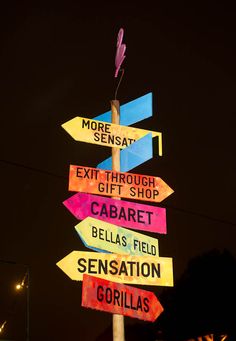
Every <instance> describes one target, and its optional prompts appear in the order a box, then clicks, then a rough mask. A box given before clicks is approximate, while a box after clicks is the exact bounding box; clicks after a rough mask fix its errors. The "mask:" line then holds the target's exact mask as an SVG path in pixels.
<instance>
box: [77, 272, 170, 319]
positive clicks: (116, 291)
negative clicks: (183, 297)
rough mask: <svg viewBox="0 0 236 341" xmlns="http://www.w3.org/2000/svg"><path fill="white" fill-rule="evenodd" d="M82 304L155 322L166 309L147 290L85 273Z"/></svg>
mask: <svg viewBox="0 0 236 341" xmlns="http://www.w3.org/2000/svg"><path fill="white" fill-rule="evenodd" d="M82 306H83V307H86V308H92V309H97V310H102V311H106V312H109V313H113V314H114V313H116V314H119V315H125V316H130V317H133V318H138V319H141V320H145V321H150V322H154V321H155V320H156V319H157V317H158V316H159V315H160V314H161V313H162V311H163V310H164V309H163V307H162V305H161V303H160V302H159V301H158V299H157V297H156V296H155V295H154V294H153V293H152V292H151V291H147V290H142V289H137V288H134V287H131V286H128V285H124V284H118V283H115V282H111V281H107V280H104V279H101V278H97V277H92V276H89V275H83V286H82Z"/></svg>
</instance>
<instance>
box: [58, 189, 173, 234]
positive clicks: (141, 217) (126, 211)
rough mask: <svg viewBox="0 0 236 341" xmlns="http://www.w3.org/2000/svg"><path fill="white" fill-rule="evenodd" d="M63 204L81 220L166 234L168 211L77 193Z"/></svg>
mask: <svg viewBox="0 0 236 341" xmlns="http://www.w3.org/2000/svg"><path fill="white" fill-rule="evenodd" d="M63 204H64V205H65V206H66V208H68V210H69V211H70V212H71V213H72V214H73V215H74V216H75V217H76V218H77V219H79V220H83V219H85V218H87V217H92V218H96V219H100V220H104V221H107V222H109V223H112V224H115V225H119V226H125V227H129V228H131V229H136V230H143V231H150V232H157V233H162V234H166V209H165V208H161V207H156V206H150V205H144V204H137V203H134V202H129V201H123V200H116V199H111V198H105V197H102V196H99V195H92V194H87V193H81V192H79V193H76V194H75V195H73V196H72V197H70V198H69V199H67V200H65V201H64V202H63Z"/></svg>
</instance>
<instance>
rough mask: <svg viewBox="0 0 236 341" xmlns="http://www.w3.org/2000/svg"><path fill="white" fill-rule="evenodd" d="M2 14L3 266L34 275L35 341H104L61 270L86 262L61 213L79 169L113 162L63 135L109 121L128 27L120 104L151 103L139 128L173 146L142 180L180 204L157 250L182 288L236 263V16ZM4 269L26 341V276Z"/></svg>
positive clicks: (213, 11) (132, 11)
mask: <svg viewBox="0 0 236 341" xmlns="http://www.w3.org/2000/svg"><path fill="white" fill-rule="evenodd" d="M0 12H1V20H0V25H1V30H0V35H1V36H0V41H1V54H0V55H1V77H0V79H1V80H0V84H1V88H0V90H1V101H0V112H1V135H0V136H1V156H0V159H1V162H0V167H1V168H0V170H1V238H0V259H5V260H12V261H15V262H17V263H23V264H29V265H30V269H31V282H30V334H31V340H33V341H39V340H42V339H43V340H45V341H52V340H60V341H62V340H84V341H93V340H96V338H97V337H98V336H99V335H100V334H102V333H103V332H104V330H105V329H106V328H107V327H108V326H109V325H110V323H111V318H112V317H111V315H110V314H108V313H102V312H96V311H93V310H89V309H84V308H82V307H81V306H80V305H81V283H77V282H73V281H72V280H70V279H69V278H68V277H67V276H66V275H65V274H64V273H63V272H62V271H61V270H60V269H59V268H57V266H56V265H55V264H56V262H57V261H59V260H60V259H62V258H63V257H64V256H65V255H67V254H69V253H70V252H71V251H73V250H85V247H84V246H83V244H82V242H81V240H80V239H79V238H78V236H77V234H76V232H75V230H74V225H75V224H76V223H77V221H76V219H75V218H74V217H73V216H72V215H71V214H70V213H69V212H68V211H67V210H66V209H65V208H64V206H63V205H62V201H64V200H65V199H67V198H68V197H69V196H70V195H72V193H69V192H68V190H67V185H68V177H67V175H68V167H69V164H76V165H84V166H89V167H96V165H97V164H98V163H99V162H101V161H102V160H103V159H104V158H106V157H108V156H109V155H110V152H111V150H110V149H109V148H105V147H101V146H96V145H89V144H85V143H79V142H78V143H76V142H75V141H73V140H72V138H70V136H69V135H68V134H66V133H65V131H64V130H63V129H62V128H61V126H60V125H61V124H62V123H64V122H66V121H67V120H69V119H71V118H73V117H74V116H77V115H78V116H83V117H88V118H93V117H95V116H97V115H98V114H101V113H103V112H105V111H107V110H109V107H110V102H109V101H110V100H111V99H113V97H114V91H115V86H116V82H115V80H114V77H113V75H114V57H115V45H116V37H117V33H118V31H119V28H120V27H123V28H124V30H125V35H124V42H125V43H126V45H127V52H126V56H127V57H126V60H125V63H124V67H125V75H124V79H123V81H122V84H121V87H120V90H119V95H118V98H119V99H120V103H121V104H124V103H126V102H128V101H130V100H133V99H135V98H137V97H139V96H142V95H144V94H146V93H148V92H150V91H151V92H153V109H154V116H153V118H150V119H147V120H145V121H143V122H139V123H137V124H136V126H137V127H140V128H143V129H151V130H156V131H161V132H162V133H163V157H162V158H159V157H157V156H154V158H153V159H152V160H150V161H148V162H146V163H144V164H143V165H140V166H139V167H137V168H136V169H135V170H134V171H135V173H140V174H149V175H155V176H160V177H161V178H162V179H163V180H164V181H166V182H167V183H168V184H169V185H170V186H171V187H172V188H173V189H174V190H175V193H174V194H172V195H171V196H170V197H168V198H167V199H165V201H163V202H162V204H161V205H160V206H162V207H166V208H167V228H168V234H167V235H165V236H163V235H162V236H157V237H159V246H160V255H161V256H163V257H173V261H174V279H175V282H177V281H178V280H179V279H180V278H181V276H182V274H183V273H184V271H185V269H186V267H187V265H188V263H189V261H190V260H192V259H193V258H194V257H198V256H201V255H202V254H204V253H206V252H208V251H210V250H212V249H217V250H219V251H223V250H224V249H226V250H227V251H228V252H230V253H231V254H232V255H233V256H236V247H235V237H236V219H235V187H236V186H235V174H236V163H235V123H236V120H235V26H234V25H235V9H234V7H233V5H232V4H230V2H222V1H221V2H220V1H217V2H213V1H206V2H205V3H204V5H200V4H199V3H198V2H194V4H193V3H192V2H187V1H186V2H182V1H181V2H175V3H174V4H171V3H170V2H165V3H164V2H162V1H155V2H144V3H142V4H140V5H138V4H137V3H136V2H134V1H130V2H128V3H126V4H125V2H123V1H121V2H114V1H111V2H110V3H109V4H107V3H106V2H104V1H102V2H96V5H94V4H93V3H91V2H83V4H82V3H81V2H79V1H78V2H70V1H62V2H53V1H51V2H49V3H47V4H46V2H45V3H44V2H25V1H7V2H4V3H1V9H0ZM152 236H154V235H152ZM0 269H1V276H0V291H2V292H0V298H1V305H0V323H2V322H3V321H4V320H5V318H6V319H7V320H8V323H7V325H6V329H5V334H4V336H5V337H6V338H9V339H10V338H11V339H15V340H17V341H18V340H19V341H21V340H24V337H25V309H26V304H25V302H26V297H24V294H22V296H21V297H20V296H19V295H17V296H16V293H15V292H14V289H13V284H14V281H15V280H16V279H17V278H20V279H21V278H22V277H23V276H24V272H25V269H24V267H23V266H21V265H11V264H1V265H0ZM9 288H10V289H9ZM144 289H150V290H151V291H153V292H155V293H156V295H157V296H159V295H161V293H162V290H163V288H162V287H151V288H147V287H144ZM173 290H174V289H169V293H170V295H171V293H172V291H173ZM164 308H165V307H164ZM134 322H135V323H136V322H137V321H134V320H132V319H130V318H126V319H125V323H126V326H129V325H131V324H133V323H134ZM139 323H141V322H139Z"/></svg>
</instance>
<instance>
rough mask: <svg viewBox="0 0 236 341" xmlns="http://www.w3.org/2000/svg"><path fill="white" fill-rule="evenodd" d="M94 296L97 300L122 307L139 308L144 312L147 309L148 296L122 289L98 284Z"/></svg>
mask: <svg viewBox="0 0 236 341" xmlns="http://www.w3.org/2000/svg"><path fill="white" fill-rule="evenodd" d="M96 297H97V300H98V301H99V302H103V303H107V304H112V305H114V306H116V305H118V306H119V307H122V308H126V309H131V310H137V311H139V310H140V311H144V312H146V313H147V312H148V311H149V299H148V297H145V296H140V295H134V294H133V293H131V292H126V291H124V290H118V289H116V288H109V287H104V286H102V285H98V287H97V295H96Z"/></svg>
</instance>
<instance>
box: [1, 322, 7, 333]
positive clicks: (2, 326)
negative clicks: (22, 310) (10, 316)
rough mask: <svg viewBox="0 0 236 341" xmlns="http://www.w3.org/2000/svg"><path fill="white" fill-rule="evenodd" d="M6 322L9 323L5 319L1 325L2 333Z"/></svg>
mask: <svg viewBox="0 0 236 341" xmlns="http://www.w3.org/2000/svg"><path fill="white" fill-rule="evenodd" d="M6 323H7V321H4V322H3V324H2V325H1V327H0V333H1V332H2V331H3V329H4V327H5V324H6Z"/></svg>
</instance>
